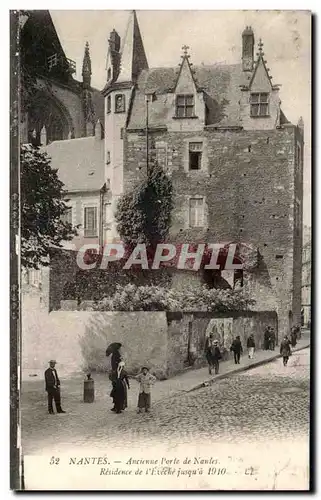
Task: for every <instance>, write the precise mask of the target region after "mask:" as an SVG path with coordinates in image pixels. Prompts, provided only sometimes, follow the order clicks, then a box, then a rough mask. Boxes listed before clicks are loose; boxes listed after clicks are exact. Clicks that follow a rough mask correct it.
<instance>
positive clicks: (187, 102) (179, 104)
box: [176, 94, 194, 118]
mask: <svg viewBox="0 0 321 500" xmlns="http://www.w3.org/2000/svg"><path fill="white" fill-rule="evenodd" d="M192 116H194V96H193V95H186V94H184V95H178V96H176V117H177V118H191V117H192Z"/></svg>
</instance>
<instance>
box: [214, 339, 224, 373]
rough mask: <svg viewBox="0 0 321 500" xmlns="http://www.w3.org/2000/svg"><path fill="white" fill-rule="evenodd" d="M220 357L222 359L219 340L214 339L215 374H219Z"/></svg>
mask: <svg viewBox="0 0 321 500" xmlns="http://www.w3.org/2000/svg"><path fill="white" fill-rule="evenodd" d="M220 359H222V354H221V351H220V348H219V346H218V340H214V342H213V354H212V363H213V366H214V373H215V375H217V374H218V372H219V368H220V363H219V361H220Z"/></svg>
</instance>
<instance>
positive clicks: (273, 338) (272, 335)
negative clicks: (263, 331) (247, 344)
mask: <svg viewBox="0 0 321 500" xmlns="http://www.w3.org/2000/svg"><path fill="white" fill-rule="evenodd" d="M275 341H276V335H275V330H274V328H271V329H270V350H271V351H274V350H275Z"/></svg>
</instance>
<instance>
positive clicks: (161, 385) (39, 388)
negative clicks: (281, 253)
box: [22, 330, 310, 412]
mask: <svg viewBox="0 0 321 500" xmlns="http://www.w3.org/2000/svg"><path fill="white" fill-rule="evenodd" d="M309 346H310V331H308V330H306V331H303V332H302V337H301V339H300V340H299V341H298V343H297V346H296V347H295V349H293V352H296V351H299V350H301V349H305V348H307V347H309ZM279 357H280V354H279V347H278V346H276V349H275V351H262V350H259V351H257V352H256V353H255V354H254V359H251V360H250V359H248V357H247V354H246V353H245V354H244V355H243V356H242V357H241V362H240V365H235V363H234V360H233V359H232V360H229V361H223V362H221V364H220V373H219V374H218V375H212V376H211V375H209V373H208V367H204V368H199V369H196V370H193V369H189V370H186V371H185V372H183V373H180V374H178V375H176V376H174V377H171V378H170V379H168V380H162V381H157V382H156V383H155V385H154V387H153V391H152V400H153V403H157V402H160V401H163V400H166V399H168V398H171V397H173V396H175V395H178V394H181V393H184V392H191V391H195V390H197V389H199V388H201V387H204V386H207V385H210V384H214V383H215V382H216V381H218V380H222V379H224V378H226V377H228V376H231V375H234V374H237V373H240V372H243V371H245V370H250V369H251V368H255V367H257V366H260V365H263V364H265V363H269V362H271V361H273V360H275V359H277V358H279ZM93 378H94V381H95V403H94V405H95V407H96V409H97V410H98V408H99V407H100V406H101V407H102V408H101V409H102V411H105V410H104V408H105V406H106V400H107V401H110V398H109V393H110V381H109V380H108V377H107V375H106V374H95V375H93ZM83 380H84V376H83V374H81V375H80V374H77V375H75V376H73V377H68V378H64V377H61V381H62V391H63V399H64V400H65V399H67V401H68V403H70V404H71V406H75V408H76V407H77V411H79V412H85V411H87V410H88V405H87V404H85V403H83ZM43 384H44V383H43V379H39V378H38V377H37V379H33V380H31V379H30V380H25V381H22V407H23V408H26V409H27V408H30V407H32V406H33V407H34V408H35V407H36V406H37V405H38V404H40V405H43V404H44V401H41V399H42V398H40V399H39V394H41V393H43V394H45V393H44V387H43ZM130 385H131V389H130V391H128V403H129V406H131V407H134V408H135V407H136V404H137V394H138V386H139V385H138V382H137V381H136V380H134V379H130ZM89 406H91V405H89Z"/></svg>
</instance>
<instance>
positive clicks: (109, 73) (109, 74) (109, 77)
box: [107, 68, 111, 81]
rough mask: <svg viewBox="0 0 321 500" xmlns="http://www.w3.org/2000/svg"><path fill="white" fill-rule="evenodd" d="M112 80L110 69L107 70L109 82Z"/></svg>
mask: <svg viewBox="0 0 321 500" xmlns="http://www.w3.org/2000/svg"><path fill="white" fill-rule="evenodd" d="M110 79H111V68H108V70H107V81H109V80H110Z"/></svg>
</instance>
